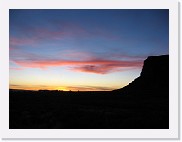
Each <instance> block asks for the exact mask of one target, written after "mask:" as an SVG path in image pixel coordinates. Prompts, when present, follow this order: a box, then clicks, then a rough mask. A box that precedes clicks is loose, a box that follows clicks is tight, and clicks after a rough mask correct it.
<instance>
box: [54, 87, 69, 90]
mask: <svg viewBox="0 0 182 142" xmlns="http://www.w3.org/2000/svg"><path fill="white" fill-rule="evenodd" d="M56 90H60V91H61V90H62V91H68V89H67V88H66V87H57V88H56Z"/></svg>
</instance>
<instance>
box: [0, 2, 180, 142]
mask: <svg viewBox="0 0 182 142" xmlns="http://www.w3.org/2000/svg"><path fill="white" fill-rule="evenodd" d="M9 9H169V74H170V75H169V129H9ZM0 21H1V22H0V41H1V47H0V71H1V73H0V80H1V83H0V105H1V106H0V109H1V117H0V121H1V128H0V129H1V134H2V136H1V138H15V139H16V138H44V139H45V138H49V139H50V138H53V139H54V138H55V139H57V138H62V139H65V138H68V139H72V138H74V139H78V138H79V139H80V138H83V139H88V138H89V139H107V138H108V139H149V138H150V139H178V138H179V135H178V133H179V128H178V124H179V111H178V110H179V104H178V103H179V101H178V98H179V96H178V95H179V94H178V93H179V84H178V83H179V81H178V73H179V70H178V68H179V67H178V63H179V61H178V59H179V58H178V56H179V55H178V2H177V1H176V0H114V1H113V0H90V1H88V0H36V1H33V0H32V1H31V0H29V1H28V0H26V1H25V0H4V1H3V0H2V1H0ZM156 32H157V31H156Z"/></svg>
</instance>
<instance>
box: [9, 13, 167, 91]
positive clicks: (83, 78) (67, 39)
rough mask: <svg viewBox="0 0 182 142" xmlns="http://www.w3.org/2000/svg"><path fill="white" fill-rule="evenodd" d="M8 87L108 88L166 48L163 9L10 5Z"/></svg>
mask: <svg viewBox="0 0 182 142" xmlns="http://www.w3.org/2000/svg"><path fill="white" fill-rule="evenodd" d="M9 20H10V22H9V67H10V77H9V78H10V79H9V86H10V89H25V90H40V89H47V90H63V91H69V90H72V91H77V90H79V91H110V90H113V89H119V88H122V87H124V86H126V85H127V84H129V83H130V82H131V81H133V80H134V79H135V78H137V77H138V76H139V75H140V72H141V70H142V66H143V61H144V60H145V59H146V58H147V57H148V56H158V55H164V54H169V11H168V10H166V9H151V10H149V9H125V10H124V9H100V10H99V9H72V10H71V9H57V10H56V9H49V10H48V9H47V10H38V9H31V10H28V9H11V10H9Z"/></svg>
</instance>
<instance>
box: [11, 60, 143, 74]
mask: <svg viewBox="0 0 182 142" xmlns="http://www.w3.org/2000/svg"><path fill="white" fill-rule="evenodd" d="M14 62H15V63H16V64H17V65H19V66H21V67H27V68H41V69H46V68H49V67H61V66H69V67H70V68H71V70H72V71H79V72H87V73H97V74H106V73H111V72H116V71H123V70H127V69H131V68H137V67H141V65H142V61H120V60H105V59H94V60H85V61H76V60H36V61H35V60H24V61H22V60H21V61H20V60H14Z"/></svg>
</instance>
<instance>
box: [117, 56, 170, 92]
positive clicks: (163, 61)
mask: <svg viewBox="0 0 182 142" xmlns="http://www.w3.org/2000/svg"><path fill="white" fill-rule="evenodd" d="M115 91H121V92H124V93H127V94H128V93H132V92H133V93H134V92H135V93H136V92H137V93H140V92H141V93H146V92H149V93H155V94H158V93H159V92H160V93H161V94H166V95H168V93H167V92H169V55H162V56H149V57H148V58H147V59H146V60H145V61H144V65H143V68H142V71H141V74H140V76H139V77H138V78H136V79H135V80H134V81H133V82H131V83H130V84H129V85H127V86H125V87H123V88H121V89H118V90H115Z"/></svg>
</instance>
